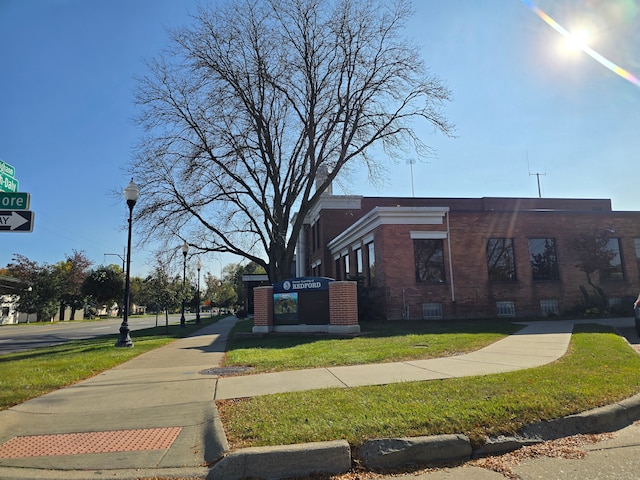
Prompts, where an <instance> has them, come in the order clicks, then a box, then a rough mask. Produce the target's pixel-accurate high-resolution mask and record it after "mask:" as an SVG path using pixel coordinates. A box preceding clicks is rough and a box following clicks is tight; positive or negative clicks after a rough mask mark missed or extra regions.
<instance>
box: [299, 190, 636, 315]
mask: <svg viewBox="0 0 640 480" xmlns="http://www.w3.org/2000/svg"><path fill="white" fill-rule="evenodd" d="M594 231H607V232H608V236H609V241H608V244H607V248H608V249H609V250H610V252H611V254H612V257H613V258H612V260H611V269H610V272H609V275H608V276H606V278H601V279H599V281H600V285H601V287H602V288H603V290H604V291H605V292H606V293H607V296H608V298H609V302H610V303H613V304H615V303H622V304H625V302H627V301H628V299H630V298H635V297H636V296H637V294H638V292H639V291H640V212H635V211H633V212H631V211H613V210H612V208H611V201H610V200H608V199H550V198H494V197H484V198H414V197H411V198H392V197H362V196H338V195H332V194H331V193H330V190H329V191H328V192H325V194H323V195H322V196H321V198H320V200H319V202H318V203H317V204H316V205H315V206H314V207H313V209H312V210H311V211H310V213H309V214H308V215H307V217H306V219H305V228H304V229H303V231H302V232H301V234H300V236H299V238H298V243H297V251H296V258H297V263H296V269H297V270H296V275H297V276H300V277H302V276H318V277H320V276H322V277H331V278H335V279H337V280H345V279H358V280H359V281H360V282H361V284H362V285H363V286H365V287H366V290H367V292H368V295H369V298H370V300H371V302H374V303H375V304H376V305H375V311H377V312H380V313H381V314H382V316H383V317H384V318H386V319H389V320H393V319H403V318H406V319H442V318H445V319H446V318H481V317H485V318H486V317H495V316H499V317H543V316H549V315H559V314H562V313H564V312H566V311H569V310H570V309H572V308H575V307H576V306H577V305H579V304H580V303H581V301H582V294H581V291H580V287H581V286H586V285H587V278H586V275H585V273H584V272H582V271H581V270H580V269H579V268H578V267H577V264H578V258H577V254H576V251H575V248H574V246H573V242H574V240H575V238H576V236H577V235H579V234H581V233H587V232H594ZM631 302H632V300H631ZM630 311H631V310H630Z"/></svg>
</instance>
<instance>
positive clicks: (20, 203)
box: [0, 192, 31, 210]
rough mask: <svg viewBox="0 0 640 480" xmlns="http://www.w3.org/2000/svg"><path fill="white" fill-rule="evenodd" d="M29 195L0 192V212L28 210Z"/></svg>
mask: <svg viewBox="0 0 640 480" xmlns="http://www.w3.org/2000/svg"><path fill="white" fill-rule="evenodd" d="M30 201H31V195H30V194H28V193H26V192H0V209H1V210H29V203H30Z"/></svg>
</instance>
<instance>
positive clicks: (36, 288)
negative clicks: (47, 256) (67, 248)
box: [7, 255, 59, 322]
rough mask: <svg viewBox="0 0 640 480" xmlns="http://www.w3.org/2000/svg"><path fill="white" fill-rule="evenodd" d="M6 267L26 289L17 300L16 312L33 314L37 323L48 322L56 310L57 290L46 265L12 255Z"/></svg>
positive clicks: (54, 276)
mask: <svg viewBox="0 0 640 480" xmlns="http://www.w3.org/2000/svg"><path fill="white" fill-rule="evenodd" d="M12 260H13V261H12V262H11V263H9V264H8V265H7V271H8V272H9V274H10V275H11V276H12V277H15V278H18V279H20V280H22V281H23V282H24V284H25V285H27V287H26V288H25V289H24V291H23V292H21V294H20V297H19V299H18V305H17V308H18V311H20V312H24V313H26V314H28V315H31V314H35V315H36V320H37V321H39V322H40V321H48V320H51V318H52V317H53V316H54V315H55V313H56V310H57V308H58V298H59V289H58V284H57V277H56V275H55V273H54V271H53V269H52V268H51V267H50V266H49V265H47V264H42V265H40V264H38V263H37V262H34V261H32V260H29V259H28V258H27V257H25V256H23V255H14V256H13V259H12Z"/></svg>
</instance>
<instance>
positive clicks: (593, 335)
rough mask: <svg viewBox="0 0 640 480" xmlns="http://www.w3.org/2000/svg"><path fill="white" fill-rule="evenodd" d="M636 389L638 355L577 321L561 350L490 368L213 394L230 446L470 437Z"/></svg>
mask: <svg viewBox="0 0 640 480" xmlns="http://www.w3.org/2000/svg"><path fill="white" fill-rule="evenodd" d="M638 391H640V355H638V354H637V353H635V352H634V351H633V349H632V348H630V347H629V345H628V344H627V343H626V341H625V340H624V339H623V338H621V337H619V336H618V335H616V334H614V333H613V332H612V331H611V329H608V328H607V327H603V326H600V325H585V326H576V327H575V331H574V334H573V336H572V340H571V345H570V347H569V350H568V352H567V354H566V355H565V356H563V357H562V358H561V359H559V360H557V361H556V362H553V363H551V364H549V365H546V366H543V367H539V368H534V369H527V370H521V371H516V372H510V373H503V374H497V375H489V376H477V377H467V378H455V379H447V380H435V381H428V382H408V383H400V384H392V385H386V386H370V387H358V388H346V389H324V390H313V391H308V392H295V393H286V394H278V395H266V396H261V397H255V398H251V399H242V400H233V401H221V402H218V407H219V411H220V414H221V416H222V420H223V424H224V426H225V431H226V434H227V438H228V440H229V442H230V444H231V445H232V446H233V447H234V448H240V447H248V446H264V445H286V444H294V443H303V442H316V441H326V440H336V439H346V440H347V441H348V442H349V443H350V444H352V445H359V444H361V443H362V442H363V440H365V439H369V438H385V437H403V436H418V435H436V434H445V433H463V434H466V435H468V436H469V437H470V438H471V439H472V440H473V441H475V442H478V443H479V442H482V439H483V438H485V436H491V435H499V434H513V433H515V432H517V431H518V430H519V429H521V428H522V427H523V426H525V425H528V424H532V423H535V422H538V421H541V420H551V419H554V418H559V417H562V416H565V415H570V414H574V413H578V412H581V411H585V410H588V409H591V408H595V407H598V406H602V405H607V404H610V403H613V402H616V401H619V400H622V399H624V398H627V397H629V396H631V395H634V394H636V393H638Z"/></svg>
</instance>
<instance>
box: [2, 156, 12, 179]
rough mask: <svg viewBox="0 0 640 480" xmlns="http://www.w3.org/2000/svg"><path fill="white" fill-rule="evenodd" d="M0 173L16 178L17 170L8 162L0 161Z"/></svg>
mask: <svg viewBox="0 0 640 480" xmlns="http://www.w3.org/2000/svg"><path fill="white" fill-rule="evenodd" d="M0 173H4V174H5V175H9V176H10V177H15V176H16V169H15V168H14V166H13V165H9V164H8V163H7V162H3V161H2V160H0Z"/></svg>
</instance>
